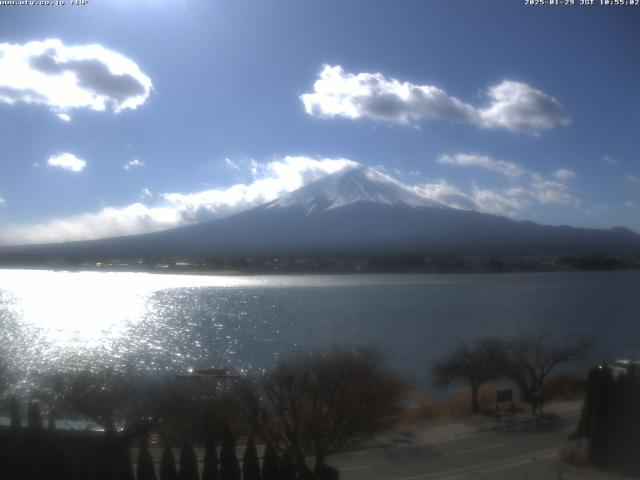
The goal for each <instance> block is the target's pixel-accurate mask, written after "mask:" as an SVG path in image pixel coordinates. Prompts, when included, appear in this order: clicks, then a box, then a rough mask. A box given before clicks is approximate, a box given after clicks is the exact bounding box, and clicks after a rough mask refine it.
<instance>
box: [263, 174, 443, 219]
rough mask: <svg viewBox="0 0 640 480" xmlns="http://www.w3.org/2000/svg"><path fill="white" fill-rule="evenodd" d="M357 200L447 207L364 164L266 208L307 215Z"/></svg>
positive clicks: (317, 181) (319, 182) (310, 185)
mask: <svg viewBox="0 0 640 480" xmlns="http://www.w3.org/2000/svg"><path fill="white" fill-rule="evenodd" d="M357 202H369V203H378V204H383V205H404V206H409V207H432V208H447V207H445V206H444V205H442V204H440V203H437V202H434V201H432V200H429V199H427V198H424V197H423V196H421V195H419V194H417V193H416V192H414V191H413V190H411V189H410V188H409V187H407V186H406V185H404V184H403V183H401V182H399V181H397V180H395V179H393V178H391V177H389V176H387V175H384V174H382V173H380V172H377V171H376V170H373V169H372V168H369V167H365V166H363V165H359V166H357V167H352V168H347V169H344V170H341V171H339V172H336V173H333V174H331V175H327V176H326V177H323V178H321V179H319V180H316V181H315V182H312V183H310V184H309V185H306V186H304V187H302V188H300V189H298V190H296V191H294V192H291V193H289V194H286V195H284V196H282V197H280V198H279V199H277V200H274V201H273V202H270V203H269V204H267V205H266V208H277V207H292V206H301V207H303V208H304V209H305V211H306V212H307V214H308V215H309V214H311V213H312V212H317V211H322V210H331V209H335V208H338V207H344V206H346V205H350V204H353V203H357Z"/></svg>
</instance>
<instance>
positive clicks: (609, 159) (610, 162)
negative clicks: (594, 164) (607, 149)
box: [602, 155, 620, 166]
mask: <svg viewBox="0 0 640 480" xmlns="http://www.w3.org/2000/svg"><path fill="white" fill-rule="evenodd" d="M602 161H603V162H604V163H606V164H607V165H611V166H614V165H620V162H619V161H618V160H616V159H615V158H613V157H611V156H609V155H603V156H602Z"/></svg>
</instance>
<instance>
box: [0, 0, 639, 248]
mask: <svg viewBox="0 0 640 480" xmlns="http://www.w3.org/2000/svg"><path fill="white" fill-rule="evenodd" d="M66 3H67V5H65V6H64V7H61V6H60V7H59V6H48V7H45V6H0V44H1V45H0V52H1V53H0V199H1V200H0V244H1V243H4V244H7V243H24V242H42V241H63V240H71V239H81V238H97V237H101V236H109V235H120V234H128V233H138V232H142V231H150V230H158V229H162V228H168V227H172V226H176V225H181V224H185V223H190V222H194V221H200V220H205V219H210V218H216V217H219V216H222V215H227V214H230V213H233V212H235V211H238V210H241V209H244V208H249V207H251V206H253V205H256V204H259V203H261V202H263V201H267V200H271V199H273V198H274V197H276V196H278V195H280V194H282V193H284V192H286V191H289V190H291V189H294V188H297V187H299V186H301V185H303V184H304V183H306V182H309V181H311V180H313V179H316V178H319V177H320V176H321V175H323V174H326V173H330V172H333V171H336V170H338V169H340V168H343V167H345V166H347V165H350V164H351V162H360V163H363V164H365V165H368V166H371V167H373V168H376V169H378V170H380V171H381V172H383V173H386V174H388V175H391V176H393V177H395V178H397V179H399V180H401V181H402V182H404V183H406V184H407V185H408V186H410V187H411V188H413V189H415V190H416V191H418V192H419V193H421V194H423V195H425V196H428V197H429V198H432V199H435V200H438V201H440V202H442V203H445V204H448V205H451V206H454V207H457V208H468V209H477V210H481V211H486V212H489V213H496V214H500V215H508V216H511V217H512V218H516V219H530V220H534V221H537V222H541V223H549V224H570V225H578V226H592V227H602V228H609V227H613V226H618V225H621V226H626V227H629V228H633V229H635V230H639V231H640V155H639V154H638V151H639V148H638V147H639V146H640V91H639V86H640V55H638V45H640V28H638V24H639V21H640V7H632V6H617V7H614V6H608V7H605V6H599V5H596V6H593V7H587V6H580V5H575V6H573V7H565V6H542V7H541V6H537V7H533V6H525V5H523V2H521V1H517V0H509V1H507V0H505V1H498V0H495V1H494V0H491V1H489V0H486V1H472V0H468V1H460V2H436V1H370V0H367V1H364V0H363V1H355V0H353V1H351V0H350V1H344V0H336V1H334V0H323V1H321V2H320V1H317V2H315V1H304V2H301V1H299V0H290V1H280V0H274V1H269V2H265V1H257V0H256V1H233V2H231V1H224V2H223V1H217V0H202V1H200V0H188V1H187V0H140V1H135V2H134V1H130V0H109V1H106V0H102V1H99V0H89V3H88V4H87V5H84V6H75V5H71V4H70V3H71V2H70V1H69V0H67V2H66Z"/></svg>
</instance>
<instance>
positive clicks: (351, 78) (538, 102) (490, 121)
mask: <svg viewBox="0 0 640 480" xmlns="http://www.w3.org/2000/svg"><path fill="white" fill-rule="evenodd" d="M486 97H487V102H486V104H485V105H480V106H473V105H471V104H469V103H466V102H464V101H462V100H460V99H458V98H456V97H454V96H451V95H449V94H448V93H447V92H446V91H445V90H443V89H441V88H438V87H436V86H433V85H415V84H412V83H410V82H401V81H400V80H397V79H395V78H388V77H386V76H384V75H383V74H382V73H367V72H362V73H357V74H353V73H348V72H345V71H344V70H343V68H342V67H341V66H340V65H335V66H331V65H325V66H324V67H323V69H322V71H321V72H320V74H319V78H318V80H316V82H315V83H314V85H313V92H310V93H305V94H303V95H301V96H300V99H301V100H302V102H303V104H304V108H305V111H306V112H307V113H308V114H309V115H312V116H315V117H325V118H328V117H346V118H351V119H359V118H367V119H369V120H373V121H378V122H386V123H396V124H400V125H414V124H416V123H418V122H420V121H423V120H448V121H452V122H459V123H468V124H473V125H477V126H479V127H481V128H487V129H506V130H510V131H514V132H527V133H531V134H537V133H539V132H542V131H544V130H548V129H551V128H553V127H555V126H566V125H569V124H570V123H571V117H570V116H569V114H568V113H567V112H566V110H565V108H564V107H563V106H562V105H561V104H560V102H559V101H558V100H556V99H555V98H554V97H552V96H550V95H547V94H546V93H544V92H542V91H540V90H538V89H536V88H533V87H531V86H530V85H527V84H526V83H522V82H515V81H511V80H505V81H503V82H501V83H499V84H497V85H493V86H491V87H489V88H488V90H487V91H486Z"/></svg>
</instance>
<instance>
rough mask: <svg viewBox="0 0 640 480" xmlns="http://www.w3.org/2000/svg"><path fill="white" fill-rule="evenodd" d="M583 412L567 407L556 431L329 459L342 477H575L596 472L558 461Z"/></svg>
mask: <svg viewBox="0 0 640 480" xmlns="http://www.w3.org/2000/svg"><path fill="white" fill-rule="evenodd" d="M577 420H578V412H577V411H574V412H566V413H565V414H564V415H562V416H561V423H559V424H558V425H557V428H555V429H554V430H553V431H542V432H541V431H538V432H526V433H512V432H504V431H495V430H488V431H487V430H485V431H476V432H469V433H466V434H461V435H458V436H457V438H453V439H446V438H445V439H435V440H431V441H425V442H420V441H418V442H409V443H407V444H406V445H404V446H401V445H398V446H387V447H381V448H371V449H368V450H361V451H358V452H351V453H349V454H344V455H341V456H339V457H334V458H333V459H332V461H331V462H330V463H331V464H332V465H333V466H334V467H336V468H338V469H339V470H340V472H341V475H340V478H341V480H457V479H468V478H477V479H492V480H502V479H505V480H506V479H508V480H520V479H527V480H538V479H540V480H542V479H554V480H556V479H565V480H574V479H582V478H588V479H593V478H601V477H594V476H591V474H589V473H587V472H581V471H580V470H578V469H574V468H571V467H568V466H566V465H563V464H562V463H560V462H559V461H557V458H558V456H557V452H558V449H559V447H560V446H561V445H563V444H564V443H565V441H566V440H567V437H568V435H569V434H570V433H571V432H572V431H573V430H574V429H575V425H576V422H577Z"/></svg>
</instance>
